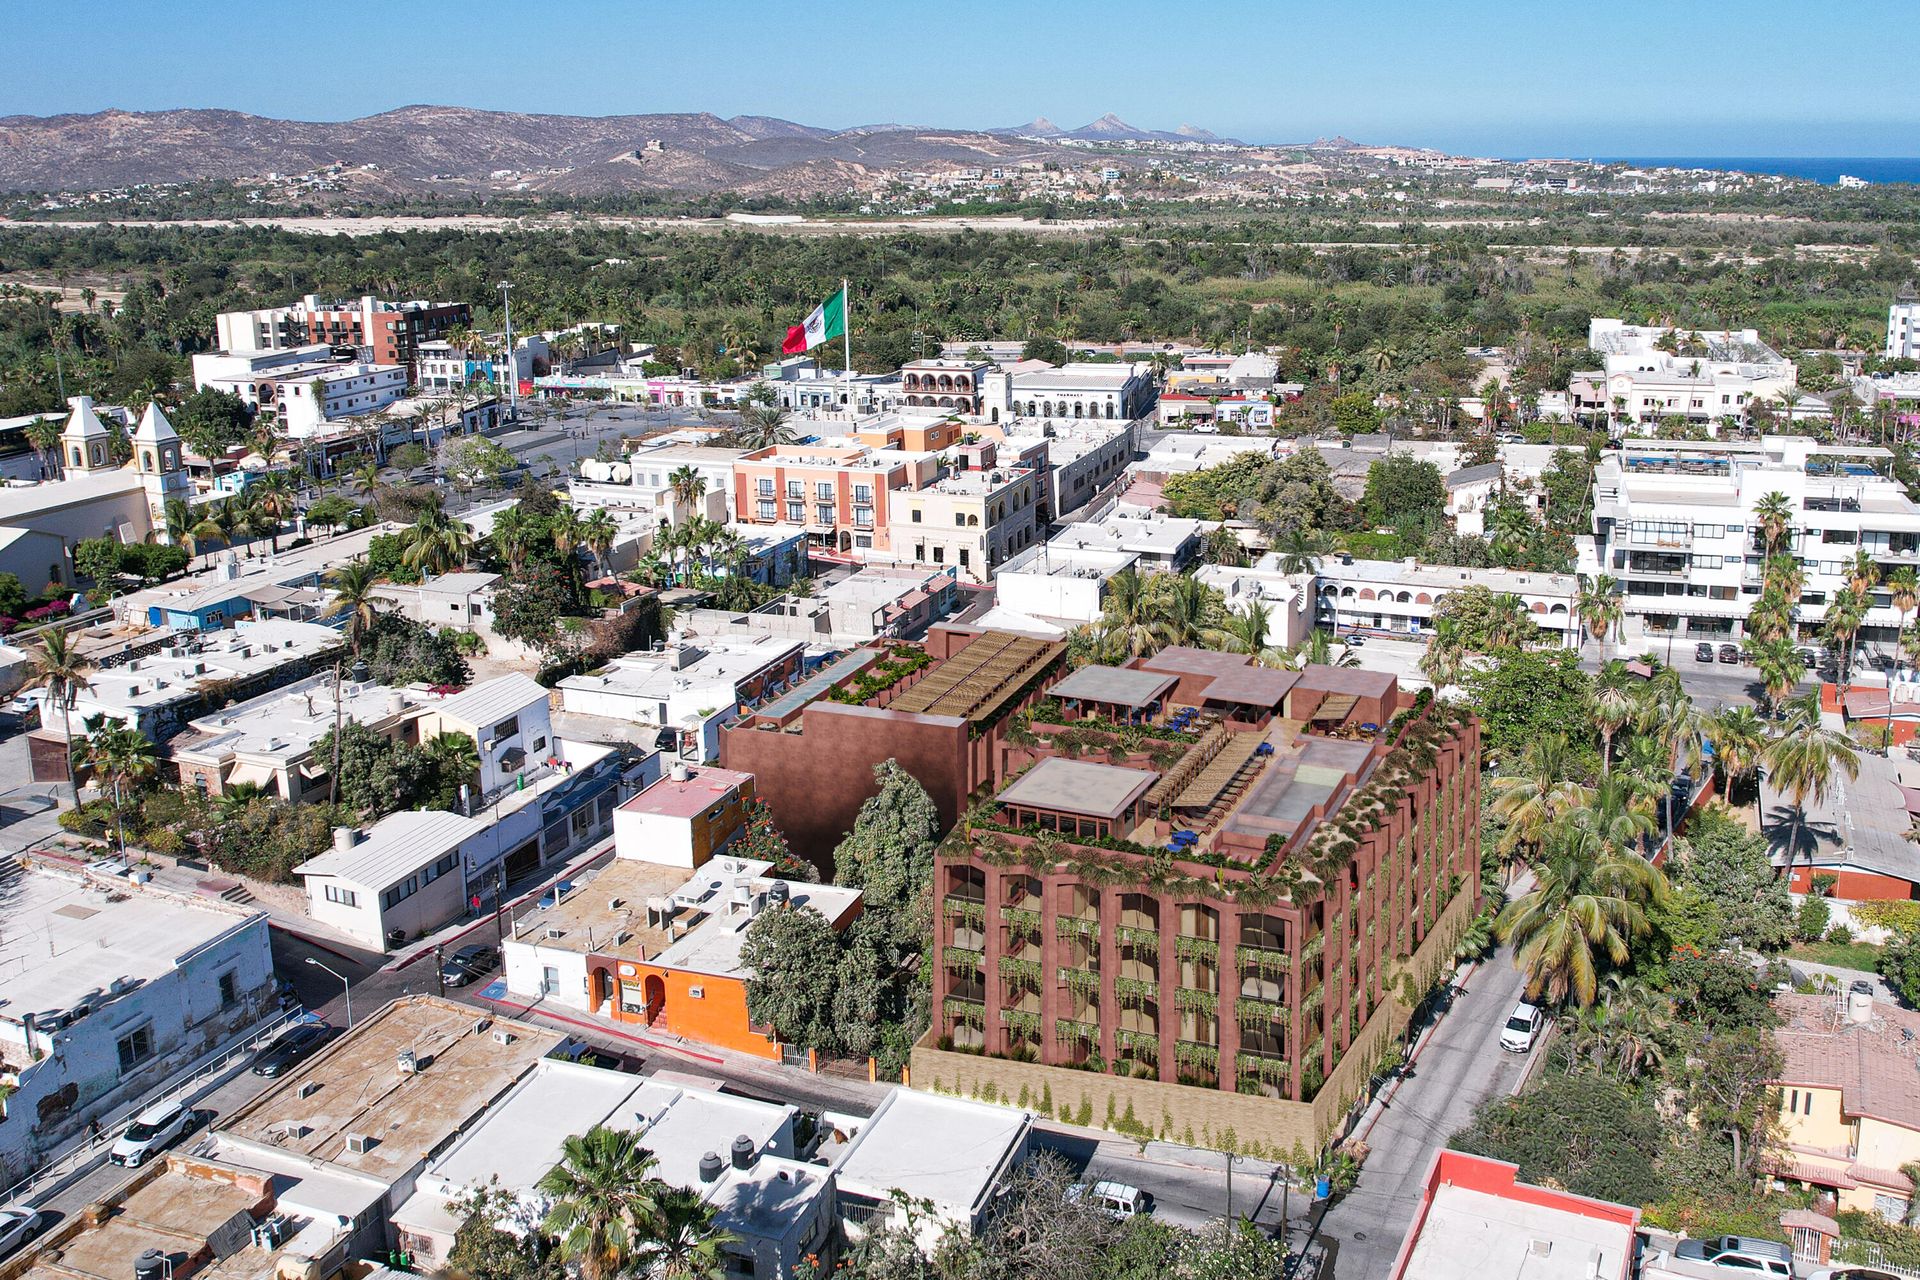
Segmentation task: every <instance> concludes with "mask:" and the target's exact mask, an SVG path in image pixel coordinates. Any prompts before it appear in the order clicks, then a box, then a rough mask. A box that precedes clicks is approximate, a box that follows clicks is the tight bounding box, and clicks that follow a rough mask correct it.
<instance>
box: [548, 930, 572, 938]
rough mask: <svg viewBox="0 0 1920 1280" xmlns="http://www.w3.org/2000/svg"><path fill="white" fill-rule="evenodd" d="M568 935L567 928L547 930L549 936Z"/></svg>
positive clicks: (560, 936)
mask: <svg viewBox="0 0 1920 1280" xmlns="http://www.w3.org/2000/svg"><path fill="white" fill-rule="evenodd" d="M566 936H567V931H566V930H565V929H548V930H547V937H548V938H564V937H566Z"/></svg>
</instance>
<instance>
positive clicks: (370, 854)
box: [293, 809, 483, 889]
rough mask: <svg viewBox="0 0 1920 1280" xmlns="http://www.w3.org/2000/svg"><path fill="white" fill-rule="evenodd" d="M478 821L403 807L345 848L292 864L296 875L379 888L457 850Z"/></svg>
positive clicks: (383, 887)
mask: <svg viewBox="0 0 1920 1280" xmlns="http://www.w3.org/2000/svg"><path fill="white" fill-rule="evenodd" d="M481 830H483V824H481V823H479V822H476V821H474V820H473V819H472V818H465V817H462V816H461V815H459V814H457V813H444V812H441V811H440V810H437V809H409V810H403V811H402V812H400V813H390V814H388V815H387V816H386V817H384V818H382V819H381V820H380V821H379V822H377V823H375V824H374V826H373V829H372V830H371V831H369V832H367V833H366V835H365V836H364V837H363V838H362V839H361V840H360V842H359V843H358V844H356V845H354V846H353V848H351V849H329V850H328V851H327V852H325V853H323V854H321V855H320V856H319V857H317V858H309V859H308V860H307V861H305V862H303V863H301V864H300V865H299V866H297V867H295V868H294V869H293V874H295V875H297V876H333V877H335V878H336V879H340V880H346V881H349V882H350V883H353V884H357V885H365V886H366V887H367V888H369V889H385V888H387V887H388V886H390V885H394V884H397V883H399V882H400V881H402V880H404V879H406V878H407V877H408V876H410V875H412V874H413V873H414V872H416V871H418V870H419V869H420V868H422V867H425V866H430V865H431V864H433V863H434V862H437V861H438V860H439V859H440V858H441V856H442V855H444V854H446V853H448V852H450V851H451V850H453V849H457V848H458V847H459V846H460V844H461V843H462V842H463V841H465V840H466V839H467V838H468V837H470V836H472V835H473V834H475V833H476V832H478V831H481Z"/></svg>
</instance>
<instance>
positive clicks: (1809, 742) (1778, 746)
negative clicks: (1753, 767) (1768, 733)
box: [1760, 697, 1860, 877]
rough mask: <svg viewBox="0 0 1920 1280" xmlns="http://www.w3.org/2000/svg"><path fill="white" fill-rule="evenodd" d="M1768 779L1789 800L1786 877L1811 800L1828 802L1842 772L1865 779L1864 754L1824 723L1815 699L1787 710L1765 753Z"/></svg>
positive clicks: (1800, 702) (1762, 752) (1803, 699)
mask: <svg viewBox="0 0 1920 1280" xmlns="http://www.w3.org/2000/svg"><path fill="white" fill-rule="evenodd" d="M1760 762H1761V763H1762V764H1763V765H1765V766H1766V770H1767V778H1768V779H1769V780H1770V781H1771V782H1772V783H1773V785H1774V787H1775V788H1776V789H1777V790H1779V791H1781V792H1783V793H1785V794H1786V795H1787V796H1788V797H1789V799H1790V806H1789V807H1790V808H1791V810H1792V824H1793V825H1792V831H1791V832H1790V837H1789V842H1788V845H1787V874H1788V876H1789V877H1791V876H1792V874H1793V856H1794V853H1795V851H1796V850H1797V849H1798V848H1799V845H1800V841H1801V838H1802V836H1803V835H1804V833H1805V831H1806V825H1807V801H1808V800H1809V799H1812V800H1816V801H1823V800H1825V799H1826V796H1827V789H1828V788H1829V787H1831V786H1832V785H1833V784H1834V783H1835V782H1836V781H1838V780H1839V778H1840V776H1841V775H1842V774H1845V775H1846V776H1847V777H1848V778H1858V777H1859V776H1860V752H1859V751H1858V750H1856V749H1855V747H1854V745H1853V741H1852V739H1850V738H1848V737H1847V735H1845V734H1844V733H1836V732H1835V731H1834V730H1832V729H1829V728H1827V727H1826V726H1825V725H1823V724H1821V723H1820V704H1819V703H1818V701H1816V700H1815V699H1814V698H1812V697H1807V698H1802V699H1799V700H1797V701H1795V702H1793V703H1791V704H1789V706H1788V707H1787V717H1786V720H1785V722H1784V723H1783V724H1781V726H1780V731H1779V733H1777V734H1776V735H1774V739H1773V741H1771V742H1769V743H1768V744H1767V745H1766V747H1765V748H1764V749H1762V751H1761V753H1760Z"/></svg>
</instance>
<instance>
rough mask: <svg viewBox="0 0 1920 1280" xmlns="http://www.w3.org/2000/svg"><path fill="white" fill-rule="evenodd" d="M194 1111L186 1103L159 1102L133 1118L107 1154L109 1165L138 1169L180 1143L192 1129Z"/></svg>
mask: <svg viewBox="0 0 1920 1280" xmlns="http://www.w3.org/2000/svg"><path fill="white" fill-rule="evenodd" d="M193 1120H194V1115H193V1111H192V1110H191V1109H190V1108H189V1107H188V1106H187V1104H186V1103H184V1102H159V1103H155V1104H154V1105H153V1106H151V1107H148V1108H147V1109H146V1110H145V1111H142V1112H141V1113H140V1114H139V1115H137V1116H135V1117H134V1118H133V1123H132V1124H130V1125H128V1126H127V1128H126V1131H125V1132H124V1133H122V1134H121V1135H120V1137H119V1139H118V1140H117V1141H116V1142H115V1143H114V1144H113V1149H112V1150H110V1151H108V1152H107V1161H108V1163H110V1164H119V1165H125V1166H126V1167H127V1168H129V1169H136V1168H138V1167H139V1166H140V1165H142V1164H144V1163H145V1162H146V1161H147V1159H148V1158H149V1157H151V1156H154V1155H157V1154H159V1153H160V1152H161V1151H164V1150H166V1149H167V1148H168V1147H170V1146H172V1145H173V1144H174V1143H175V1142H178V1141H179V1140H180V1138H181V1137H182V1135H184V1134H185V1133H186V1132H187V1130H189V1129H191V1128H192V1127H193Z"/></svg>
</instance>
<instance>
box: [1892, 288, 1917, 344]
mask: <svg viewBox="0 0 1920 1280" xmlns="http://www.w3.org/2000/svg"><path fill="white" fill-rule="evenodd" d="M1886 357H1887V359H1889V360H1920V298H1916V297H1915V296H1914V293H1913V290H1912V289H1911V288H1907V289H1902V290H1901V291H1900V295H1899V296H1898V297H1897V298H1895V299H1894V302H1893V305H1892V306H1890V307H1888V308H1887V348H1886Z"/></svg>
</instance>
